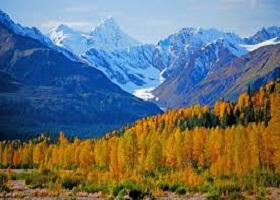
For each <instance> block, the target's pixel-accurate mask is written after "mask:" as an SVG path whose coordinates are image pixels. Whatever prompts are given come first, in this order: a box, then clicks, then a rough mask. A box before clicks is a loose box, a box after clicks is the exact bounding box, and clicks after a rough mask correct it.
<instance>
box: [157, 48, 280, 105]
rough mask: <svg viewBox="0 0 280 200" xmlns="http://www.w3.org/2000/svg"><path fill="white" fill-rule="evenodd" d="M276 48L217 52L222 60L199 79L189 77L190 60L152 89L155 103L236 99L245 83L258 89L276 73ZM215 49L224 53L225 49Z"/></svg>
mask: <svg viewBox="0 0 280 200" xmlns="http://www.w3.org/2000/svg"><path fill="white" fill-rule="evenodd" d="M279 51H280V45H279V44H278V45H270V46H265V47H262V48H259V49H257V50H255V51H253V52H250V53H248V54H246V55H244V56H242V57H239V58H238V57H233V58H229V57H227V56H219V58H225V59H226V60H224V61H221V60H219V62H217V63H215V64H214V65H213V67H212V68H211V70H209V71H208V73H207V74H205V76H204V77H201V78H200V79H199V80H196V79H192V74H194V73H195V71H193V70H198V69H197V68H196V69H192V71H190V69H191V68H190V66H191V65H192V63H190V66H186V67H185V68H184V70H182V71H181V73H180V74H179V75H178V76H174V77H172V78H170V79H168V80H167V81H165V82H164V83H163V84H162V85H161V86H159V87H158V88H157V89H156V90H155V91H154V94H155V96H157V97H158V98H159V101H158V102H157V103H158V104H159V105H161V106H163V107H181V106H186V105H191V104H196V103H199V104H202V105H205V104H210V105H212V104H213V103H214V102H215V101H216V100H219V99H222V98H225V99H229V100H236V98H237V96H238V94H240V93H241V92H244V91H246V90H247V88H248V85H249V84H250V85H251V86H252V88H253V89H258V88H259V87H260V86H261V85H263V84H265V83H267V82H268V81H271V80H273V79H275V78H277V77H280V54H279ZM219 52H221V53H224V54H225V55H228V54H227V53H226V49H225V50H224V51H220V50H219ZM207 55H211V53H208V54H207ZM199 56H201V55H199ZM202 57H204V56H202Z"/></svg>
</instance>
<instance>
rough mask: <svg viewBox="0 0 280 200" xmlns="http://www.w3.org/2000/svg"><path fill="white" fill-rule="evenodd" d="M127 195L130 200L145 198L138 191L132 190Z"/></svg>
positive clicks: (141, 192)
mask: <svg viewBox="0 0 280 200" xmlns="http://www.w3.org/2000/svg"><path fill="white" fill-rule="evenodd" d="M128 194H129V197H131V198H132V199H143V197H144V196H145V194H144V193H143V191H141V190H140V189H132V190H130V191H129V193H128Z"/></svg>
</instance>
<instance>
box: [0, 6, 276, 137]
mask: <svg viewBox="0 0 280 200" xmlns="http://www.w3.org/2000/svg"><path fill="white" fill-rule="evenodd" d="M279 43H280V27H276V26H274V27H268V28H263V29H262V30H260V31H258V32H257V33H256V34H255V35H253V36H251V37H247V38H242V37H240V36H238V35H236V34H234V33H231V32H224V31H221V30H218V29H215V28H209V29H204V28H183V29H181V30H179V31H178V32H175V33H173V34H171V35H169V36H168V37H166V38H165V39H162V40H160V41H159V42H158V43H157V44H142V43H140V42H139V41H137V40H136V39H134V38H133V37H131V36H129V35H128V34H127V33H125V31H123V30H122V28H121V27H120V26H119V25H118V24H117V23H116V21H115V20H114V19H113V18H112V17H109V18H107V19H105V20H104V21H102V22H101V23H100V24H99V25H98V26H96V27H95V28H93V29H92V31H89V32H81V31H79V30H75V29H73V28H72V27H69V26H67V25H63V24H62V25H59V26H58V27H56V28H54V29H52V30H51V31H50V32H49V33H47V34H46V35H44V34H42V33H41V32H40V31H39V30H38V29H37V28H26V27H22V26H21V25H19V24H16V23H14V22H13V21H12V20H11V19H10V17H9V16H8V15H7V14H6V13H4V12H2V11H0V83H1V86H0V118H1V121H0V135H1V138H18V137H26V135H28V134H29V135H31V136H32V135H34V134H35V133H39V132H49V133H55V132H58V131H60V130H64V131H65V132H66V133H68V135H78V136H80V137H92V136H99V135H102V134H104V133H106V132H108V131H110V130H113V129H115V128H119V127H122V126H123V125H125V124H128V123H131V122H133V121H134V120H136V119H139V118H143V117H146V116H149V115H154V114H158V113H161V112H162V110H161V109H159V107H161V108H162V109H168V108H178V107H183V106H188V105H193V104H197V103H200V104H202V105H206V104H208V105H210V106H212V105H213V103H214V102H215V101H217V100H219V99H228V100H236V98H237V96H238V94H239V93H241V92H244V91H246V89H247V87H248V86H249V85H250V86H251V87H252V88H253V89H258V88H259V87H261V85H263V84H265V83H266V82H268V81H270V80H272V79H275V78H277V77H280V56H279V50H280V44H279ZM140 98H142V99H144V100H142V99H140ZM11 124H13V125H11ZM1 138H0V139H1Z"/></svg>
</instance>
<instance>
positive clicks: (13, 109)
mask: <svg viewBox="0 0 280 200" xmlns="http://www.w3.org/2000/svg"><path fill="white" fill-rule="evenodd" d="M0 82H1V83H4V84H5V85H3V84H1V88H0V91H1V93H0V136H1V139H4V138H5V139H7V138H15V137H27V136H28V135H32V134H34V133H38V132H57V131H58V130H65V132H66V133H68V134H69V135H71V134H72V135H73V134H76V135H79V136H80V137H88V136H98V135H100V134H103V133H105V132H107V131H109V130H112V129H113V128H116V127H121V126H122V125H124V124H127V123H130V122H132V121H134V120H136V119H139V118H142V117H145V116H147V115H153V114H156V113H160V112H161V111H160V109H159V108H158V107H156V106H155V105H154V104H152V103H147V102H144V101H142V100H140V99H138V98H136V97H134V96H132V95H130V94H128V93H126V92H124V91H122V90H121V89H120V88H119V87H118V86H117V85H115V84H113V83H111V82H110V81H109V80H108V79H107V78H106V77H105V75H103V74H102V73H101V72H100V71H98V70H96V69H94V68H92V67H89V66H88V65H86V64H84V63H81V62H73V61H72V60H70V59H68V58H67V57H66V56H64V55H63V53H61V52H59V51H57V50H56V49H55V48H54V49H53V48H50V47H48V46H46V45H44V44H42V43H40V41H39V40H36V39H33V38H30V37H28V36H21V35H18V34H16V33H14V32H13V31H12V30H11V29H9V28H7V27H6V26H5V25H3V24H0Z"/></svg>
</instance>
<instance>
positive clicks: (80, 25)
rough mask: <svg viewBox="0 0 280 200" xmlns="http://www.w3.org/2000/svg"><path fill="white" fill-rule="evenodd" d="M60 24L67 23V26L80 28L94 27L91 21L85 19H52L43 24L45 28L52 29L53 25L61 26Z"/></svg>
mask: <svg viewBox="0 0 280 200" xmlns="http://www.w3.org/2000/svg"><path fill="white" fill-rule="evenodd" d="M60 24H65V25H67V26H70V27H73V28H76V29H79V30H88V29H90V28H92V24H91V23H90V22H85V21H59V20H51V21H46V22H44V23H43V24H42V25H41V26H42V27H43V28H47V29H51V28H53V27H56V26H59V25H60Z"/></svg>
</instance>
